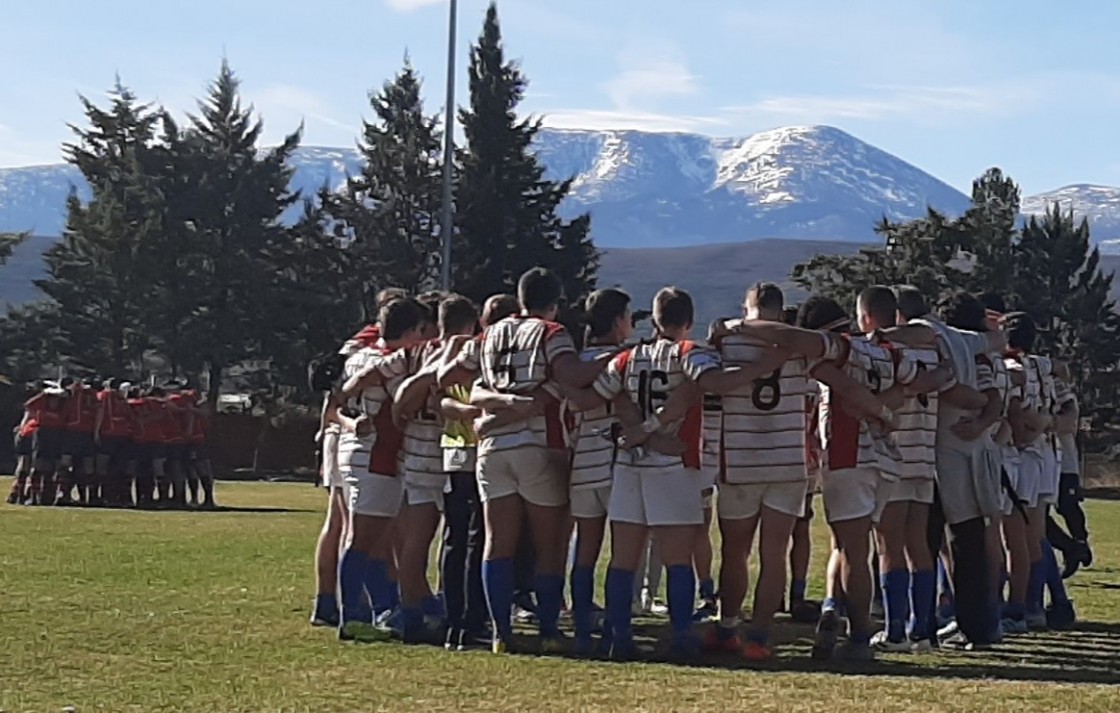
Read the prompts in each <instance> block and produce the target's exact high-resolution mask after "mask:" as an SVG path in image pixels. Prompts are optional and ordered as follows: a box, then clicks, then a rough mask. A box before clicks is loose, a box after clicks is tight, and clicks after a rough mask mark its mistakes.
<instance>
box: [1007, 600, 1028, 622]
mask: <svg viewBox="0 0 1120 713" xmlns="http://www.w3.org/2000/svg"><path fill="white" fill-rule="evenodd" d="M1026 615H1027V608H1026V607H1025V606H1023V604H1022V602H1007V603H1006V604H1004V605H1003V616H1004V617H1005V618H1007V619H1010V620H1012V621H1022V620H1023V617H1025V616H1026Z"/></svg>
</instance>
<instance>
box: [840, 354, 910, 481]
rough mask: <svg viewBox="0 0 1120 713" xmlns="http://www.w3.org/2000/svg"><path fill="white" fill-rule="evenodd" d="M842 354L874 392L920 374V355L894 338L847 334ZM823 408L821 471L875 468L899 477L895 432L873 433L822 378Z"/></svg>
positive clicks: (848, 368) (849, 369)
mask: <svg viewBox="0 0 1120 713" xmlns="http://www.w3.org/2000/svg"><path fill="white" fill-rule="evenodd" d="M844 336H845V338H844V340H843V344H844V345H845V346H846V348H845V349H842V350H841V351H842V356H841V358H840V359H838V360H835V361H836V363H837V366H839V367H840V368H841V369H843V370H844V372H845V373H846V374H847V375H848V376H849V377H850V378H851V379H853V380H854V381H856V382H857V383H859V384H862V385H863V386H865V387H867V388H868V389H869V390H870V391H871V392H872V393H876V394H877V393H879V392H881V391H885V390H886V389H889V388H890V387H891V386H893V385H894V384H895V383H896V382H897V383H900V384H903V385H905V384H910V383H912V382H913V381H914V380H915V379H916V378H918V374H919V373H920V372H919V367H918V364H917V362H916V361H914V359H913V358H912V357H910V356H908V355H906V354H904V353H903V352H902V351H901V350H900V349H897V348H895V347H894V346H892V345H891V344H890V343H889V342H880V343H872V342H871V341H869V340H868V339H867V338H866V337H864V336H858V335H851V336H848V335H844ZM820 390H821V395H820V404H819V408H818V413H819V418H820V425H819V433H820V438H821V470H822V471H823V472H825V473H827V472H829V471H837V470H845V469H848V468H875V469H877V470H879V471H880V472H882V473H884V474H885V475H891V476H897V475H898V471H899V461H900V460H901V458H900V456H899V455H898V447H897V444H895V443H894V441H893V439H891V438H890V436H889V435H883V434H878V433H872V431H871V428H870V426H868V424H867V422H865V421H862V420H860V419H857V418H855V417H854V416H851V415H850V414H848V412H847V411H845V410H844V408H843V402H842V399H841V397H840V396H839V395H837V394H836V393H835V392H834V391H833V390H832V389H830V388H829V387H828V385H827V384H825V383H823V382H822V383H821V385H820Z"/></svg>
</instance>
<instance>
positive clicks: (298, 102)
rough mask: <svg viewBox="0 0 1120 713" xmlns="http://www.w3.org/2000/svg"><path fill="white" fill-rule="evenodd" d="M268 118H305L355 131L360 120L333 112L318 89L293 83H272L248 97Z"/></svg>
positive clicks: (354, 132) (308, 121)
mask: <svg viewBox="0 0 1120 713" xmlns="http://www.w3.org/2000/svg"><path fill="white" fill-rule="evenodd" d="M247 98H248V99H250V100H251V101H252V102H253V104H254V106H255V107H256V109H257V110H258V111H259V112H260V114H261V116H263V117H264V118H265V119H266V120H269V119H271V120H272V121H273V122H275V121H278V119H277V118H275V117H281V119H279V120H283V117H284V116H291V115H293V114H295V115H298V116H301V117H303V119H304V120H305V121H306V122H307V123H308V124H310V123H318V124H321V125H324V126H326V127H329V128H332V129H340V130H345V131H348V132H350V133H351V134H356V133H357V131H358V123H357V122H352V123H348V122H345V121H342V120H340V119H337V118H335V117H334V116H332V115H331V112H330V109H329V108H328V107H327V103H326V102H325V101H324V100H323V99H322V98H321V97H319V95H318V94H316V93H315V92H313V91H311V90H309V89H304V88H303V87H297V86H294V85H290V84H273V85H270V86H268V87H265V88H264V89H263V90H261V91H259V92H254V93H253V94H252V95H250V96H248V97H247Z"/></svg>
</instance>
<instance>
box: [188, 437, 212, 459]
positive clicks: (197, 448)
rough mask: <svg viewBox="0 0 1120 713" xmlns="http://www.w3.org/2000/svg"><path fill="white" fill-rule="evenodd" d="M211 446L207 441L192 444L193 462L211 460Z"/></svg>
mask: <svg viewBox="0 0 1120 713" xmlns="http://www.w3.org/2000/svg"><path fill="white" fill-rule="evenodd" d="M209 459H210V446H209V445H208V444H207V443H206V441H202V442H200V443H192V444H191V460H192V461H193V460H209Z"/></svg>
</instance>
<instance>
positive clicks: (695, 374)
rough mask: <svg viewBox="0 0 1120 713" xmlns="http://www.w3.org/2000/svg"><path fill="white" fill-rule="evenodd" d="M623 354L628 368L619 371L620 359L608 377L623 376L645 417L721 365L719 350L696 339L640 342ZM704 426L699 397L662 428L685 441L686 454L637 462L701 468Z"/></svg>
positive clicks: (651, 456)
mask: <svg viewBox="0 0 1120 713" xmlns="http://www.w3.org/2000/svg"><path fill="white" fill-rule="evenodd" d="M621 357H622V358H623V361H624V364H622V366H623V367H624V368H623V369H622V370H621V371H619V370H618V369H617V362H616V367H615V368H611V369H608V372H607V376H608V378H610V377H614V378H619V377H621V379H622V383H621V387H622V388H624V389H625V391H626V392H627V393H628V394H629V395H630V398H631V399H633V400H634V402H635V403H636V404H638V407H639V408H640V409H641V411H642V417H643V418H649V417H650V416H652V415H653V414H655V413H656V412H657V410H658V409H659V408H660V407H662V406H663V405H664V404H665V402H666V401H668V400H669V397H670V396H672V395H673V393H674V392H675V391H676V390H677V389H680V388H683V387H686V386H689V385H690V384H691V383H692V382H695V381H697V380H698V379H699V377H700V375H701V374H702V373H703V372H704V371H705V370H706V369H708V368H711V367H712V366H718V365H719V364H720V359H719V355H718V354H717V353H716V352H714V351H711V350H707V349H704V348H703V347H700V346H698V345H697V344H696V343H695V342H692V341H689V340H681V341H672V340H669V339H663V338H660V339H656V340H654V341H652V342H648V343H643V344H639V345H638V346H636V347H634V348H633V349H632V350H630V351H629V352H625V353H624V354H623V355H621ZM702 428H703V412H702V407H701V401H700V399H699V398H697V401H696V404H695V405H694V406H693V407H692V408H691V409H689V411H688V413H687V415H686V416H685V417H684V418H683V419H680V420H678V421H676V422H674V423H671V424H667V425H666V426H664V427H663V428H662V429H661V430H660V433H662V434H663V435H667V436H675V437H677V438H679V439H680V440H681V441H683V442H684V444H685V453H684V456H683V457H682V456H667V455H664V454H660V453H657V452H656V451H654V452H651V453H650V454H649V455H648V456H646V458H643V459H641V460H639V461H638V462H636V463H635V465H636V466H637V467H653V468H660V467H664V466H666V465H673V464H677V465H679V464H680V463H681V462H682V461H683V462H684V465H685V466H687V467H689V468H699V467H700V456H701V446H702V435H703V434H702Z"/></svg>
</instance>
